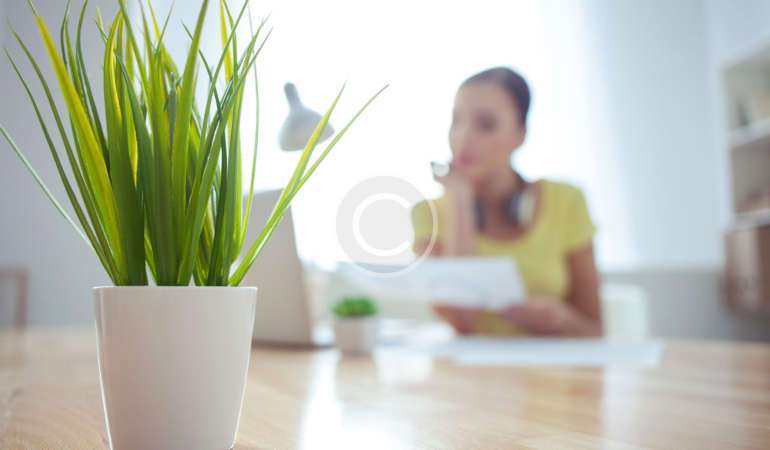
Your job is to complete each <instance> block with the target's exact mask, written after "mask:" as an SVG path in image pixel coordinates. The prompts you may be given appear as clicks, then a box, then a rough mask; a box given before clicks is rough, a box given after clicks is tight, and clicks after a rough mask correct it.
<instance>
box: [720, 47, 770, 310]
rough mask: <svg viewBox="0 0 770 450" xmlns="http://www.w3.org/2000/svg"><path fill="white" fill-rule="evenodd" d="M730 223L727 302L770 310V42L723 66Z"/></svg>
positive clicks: (727, 237)
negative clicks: (768, 197)
mask: <svg viewBox="0 0 770 450" xmlns="http://www.w3.org/2000/svg"><path fill="white" fill-rule="evenodd" d="M722 80H723V83H724V84H723V86H724V93H725V100H726V102H725V107H726V108H727V114H726V116H727V118H728V120H727V124H726V125H727V129H728V132H727V142H726V152H727V160H728V162H729V171H730V174H729V175H730V177H729V178H730V185H729V188H730V191H731V192H730V193H731V200H732V201H731V204H732V207H731V208H732V211H731V213H732V225H731V226H730V227H729V229H728V230H727V231H726V233H725V250H726V270H725V288H726V300H727V302H728V304H730V305H731V306H734V307H735V308H736V309H741V310H745V311H752V312H758V311H770V199H768V200H767V201H764V200H762V199H764V198H765V196H770V41H766V42H763V43H759V44H758V45H756V46H755V47H753V48H749V49H746V51H745V52H743V53H741V54H739V55H737V56H736V58H734V59H732V60H730V61H729V62H728V63H726V64H725V65H724V66H723V67H722Z"/></svg>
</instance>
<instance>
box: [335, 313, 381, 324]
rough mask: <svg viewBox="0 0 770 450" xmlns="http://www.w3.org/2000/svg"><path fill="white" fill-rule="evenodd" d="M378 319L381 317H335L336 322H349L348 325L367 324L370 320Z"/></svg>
mask: <svg viewBox="0 0 770 450" xmlns="http://www.w3.org/2000/svg"><path fill="white" fill-rule="evenodd" d="M378 318H379V316H377V315H373V316H363V317H337V316H334V320H335V321H336V322H347V323H352V322H366V321H369V320H376V319H378Z"/></svg>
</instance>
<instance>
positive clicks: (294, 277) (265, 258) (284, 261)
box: [241, 190, 333, 347]
mask: <svg viewBox="0 0 770 450" xmlns="http://www.w3.org/2000/svg"><path fill="white" fill-rule="evenodd" d="M280 195H281V191H280V190H271V191H262V192H257V193H255V194H254V199H253V201H252V205H251V213H250V216H249V231H248V233H247V236H246V239H245V242H244V249H248V248H249V247H250V246H251V244H252V243H253V242H254V241H255V240H256V238H257V236H258V235H259V233H260V232H261V231H262V228H263V227H264V225H265V222H267V218H268V217H269V216H270V213H272V211H273V208H274V207H275V204H276V203H277V202H278V198H279V197H280ZM241 284H242V285H244V286H257V288H258V292H257V308H256V318H255V320H254V333H253V340H254V342H255V343H267V344H284V345H293V346H309V347H317V346H328V345H331V343H332V341H333V334H332V330H331V327H330V326H329V325H328V324H322V323H316V321H315V320H314V317H313V316H314V314H313V308H312V305H311V304H310V300H309V296H308V292H307V286H306V282H305V278H304V274H303V270H302V262H301V261H300V259H299V255H298V254H297V242H296V239H295V234H294V220H293V218H292V213H291V208H289V209H288V210H287V211H286V212H285V214H284V217H283V220H282V221H281V223H280V224H279V225H278V227H277V228H276V230H275V231H274V233H273V235H272V237H271V238H270V240H269V242H268V243H267V244H266V245H265V247H263V249H262V252H261V253H260V254H259V255H258V256H257V259H256V261H255V262H254V264H253V265H252V266H251V269H249V271H248V273H247V274H246V276H245V277H244V279H243V281H242V283H241Z"/></svg>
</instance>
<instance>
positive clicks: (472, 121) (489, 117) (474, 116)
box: [449, 81, 526, 182]
mask: <svg viewBox="0 0 770 450" xmlns="http://www.w3.org/2000/svg"><path fill="white" fill-rule="evenodd" d="M525 135H526V128H525V127H524V126H523V125H522V124H521V119H520V116H519V109H518V107H517V106H516V104H515V103H514V101H513V100H512V99H511V96H510V94H509V93H508V92H506V91H505V89H504V88H503V87H502V86H500V85H499V84H497V83H495V82H493V81H479V82H474V83H470V84H467V85H465V86H463V87H461V88H460V89H459V90H458V91H457V96H456V97H455V104H454V113H453V116H452V126H451V128H450V129H449V145H450V147H451V148H452V168H453V170H454V169H456V170H458V171H459V172H461V173H462V174H464V175H465V176H467V177H469V178H470V179H471V181H473V182H479V181H481V180H483V179H485V178H487V177H488V176H491V175H492V174H493V173H495V172H496V171H499V170H500V167H501V166H505V167H508V166H509V165H510V157H511V153H512V152H513V150H515V149H516V148H518V147H519V146H520V145H521V144H522V142H524V136H525Z"/></svg>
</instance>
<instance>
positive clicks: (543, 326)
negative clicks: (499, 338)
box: [499, 300, 601, 336]
mask: <svg viewBox="0 0 770 450" xmlns="http://www.w3.org/2000/svg"><path fill="white" fill-rule="evenodd" d="M499 314H500V316H501V317H503V318H505V319H506V320H508V321H509V322H511V323H513V324H514V325H516V326H519V327H522V328H524V329H526V330H527V331H528V332H530V333H532V334H535V335H539V336H599V335H601V325H600V324H599V323H596V322H595V321H593V320H590V319H589V318H587V317H585V316H583V315H582V314H580V313H579V312H578V311H576V310H575V308H573V307H572V306H570V305H568V304H565V303H561V302H558V301H553V300H539V301H537V300H535V301H532V300H530V301H527V302H524V303H518V304H514V305H511V306H509V307H507V308H505V309H504V310H502V311H501V312H500V313H499Z"/></svg>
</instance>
